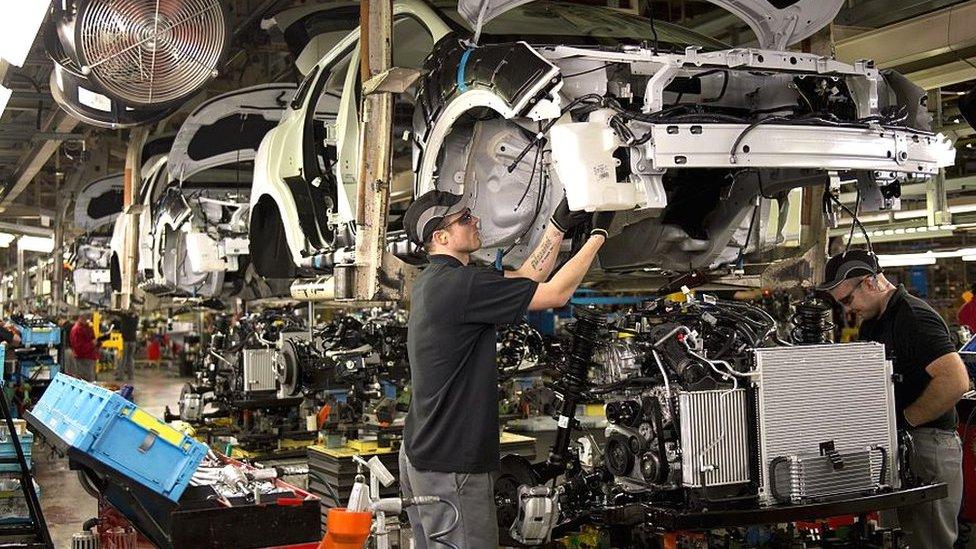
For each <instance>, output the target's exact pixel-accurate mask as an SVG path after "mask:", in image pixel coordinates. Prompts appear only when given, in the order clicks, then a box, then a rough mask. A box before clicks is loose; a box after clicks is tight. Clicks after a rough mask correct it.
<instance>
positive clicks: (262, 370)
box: [243, 349, 278, 393]
mask: <svg viewBox="0 0 976 549" xmlns="http://www.w3.org/2000/svg"><path fill="white" fill-rule="evenodd" d="M277 352H278V351H276V350H275V349H245V350H244V351H243V355H244V392H245V393H252V392H256V391H274V390H276V389H277V388H278V385H277V381H278V378H277V376H276V375H275V355H276V354H277Z"/></svg>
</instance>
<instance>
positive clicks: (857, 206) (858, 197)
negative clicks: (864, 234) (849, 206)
mask: <svg viewBox="0 0 976 549" xmlns="http://www.w3.org/2000/svg"><path fill="white" fill-rule="evenodd" d="M854 213H855V214H859V213H861V188H860V187H857V195H856V196H855V198H854ZM852 240H854V221H851V234H849V235H847V245H846V246H844V253H845V254H847V251H848V250H850V249H851V241H852Z"/></svg>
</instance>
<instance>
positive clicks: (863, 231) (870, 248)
mask: <svg viewBox="0 0 976 549" xmlns="http://www.w3.org/2000/svg"><path fill="white" fill-rule="evenodd" d="M826 193H827V195H828V196H830V199H831V200H833V201H834V202H836V203H837V205H838V206H840V208H841V209H842V210H844V211H845V212H847V215H849V216H851V220H852V221H853V222H854V223H856V224H857V227H858V228H859V229H861V233H862V234H863V235H864V242H865V243H866V244H867V248H868V252H869V253H872V254H873V253H874V247H873V246H871V238H870V237H869V236H868V231H867V229H865V228H864V225H862V224H861V220H860V219H858V218H857V216H856V215H854V212H852V211H851V209H850V208H848V207H847V206H845V205H844V204H843V203H842V202H841V201H840V199H839V198H837V197H836V196H834V193H832V192H830V191H826Z"/></svg>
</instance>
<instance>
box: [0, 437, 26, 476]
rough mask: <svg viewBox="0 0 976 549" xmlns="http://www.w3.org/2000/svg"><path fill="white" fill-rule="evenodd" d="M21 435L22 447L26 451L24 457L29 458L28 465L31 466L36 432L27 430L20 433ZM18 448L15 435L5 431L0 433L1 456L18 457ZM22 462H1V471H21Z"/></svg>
mask: <svg viewBox="0 0 976 549" xmlns="http://www.w3.org/2000/svg"><path fill="white" fill-rule="evenodd" d="M19 437H20V449H21V450H22V451H23V452H24V458H26V459H27V467H30V466H31V449H32V448H33V447H34V433H31V432H30V431H27V432H26V433H24V434H22V435H19ZM16 457H17V450H15V449H14V441H13V437H11V436H10V435H8V434H6V432H4V433H0V458H16ZM19 471H20V464H18V463H0V473H7V472H19Z"/></svg>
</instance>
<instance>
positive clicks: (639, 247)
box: [250, 0, 955, 277]
mask: <svg viewBox="0 0 976 549" xmlns="http://www.w3.org/2000/svg"><path fill="white" fill-rule="evenodd" d="M714 3H715V4H718V5H720V6H723V7H725V8H726V9H728V10H730V11H732V12H733V13H735V14H736V15H738V16H740V17H742V18H743V19H744V20H745V21H746V22H747V23H748V24H749V26H750V27H751V28H752V29H753V31H754V32H755V33H756V36H757V38H758V42H759V48H729V47H728V46H726V45H724V44H722V43H719V42H716V41H714V40H712V39H709V38H707V37H704V36H702V35H699V34H696V33H694V32H692V31H690V30H687V29H684V28H681V27H679V26H676V25H670V24H666V23H662V22H657V23H655V24H654V25H652V24H651V22H650V21H648V20H646V19H644V18H641V17H638V16H636V15H632V14H629V13H625V12H621V11H617V10H613V9H609V8H601V7H596V6H585V5H577V4H566V3H560V2H549V1H535V2H528V3H526V2H521V1H515V2H495V3H494V4H496V5H498V4H504V6H503V7H502V9H497V10H495V9H492V10H489V11H488V12H487V14H486V15H485V16H484V17H482V23H483V26H482V28H481V37H480V41H479V44H478V45H477V46H475V45H473V44H472V43H471V42H470V41H469V40H468V37H470V35H471V32H470V28H471V26H472V25H470V24H469V22H470V21H474V20H477V16H478V13H477V12H478V10H477V9H476V7H477V6H476V5H477V4H478V3H477V2H466V1H462V2H461V3H460V10H459V6H458V4H457V3H455V2H450V1H447V0H444V1H435V2H432V3H424V2H420V1H419V0H401V1H398V2H394V26H393V56H394V57H393V65H394V66H397V67H403V68H408V69H411V68H414V69H421V71H422V76H421V77H420V79H419V80H418V81H417V82H416V83H415V84H414V85H412V86H410V87H409V88H408V89H407V91H406V92H404V93H401V94H398V95H397V96H396V98H395V109H394V120H393V125H394V126H393V135H394V150H393V151H392V152H393V167H394V175H393V180H392V181H391V204H393V208H392V209H391V213H392V214H393V215H391V223H390V228H391V230H393V229H396V228H397V223H398V220H397V217H396V215H395V214H396V213H397V212H398V211H399V210H398V208H399V207H401V206H402V204H403V203H405V202H408V201H409V199H410V198H411V197H412V196H415V195H418V194H419V193H423V192H426V191H428V190H430V189H433V188H437V189H441V190H448V191H451V192H455V193H463V194H465V195H467V196H468V198H469V200H470V204H471V205H472V209H473V211H474V213H475V214H476V215H478V217H480V218H481V220H482V221H481V223H482V231H481V232H482V238H483V241H484V245H485V246H484V248H483V249H482V250H481V251H479V252H478V253H477V254H476V257H477V258H478V259H480V260H482V261H485V262H494V261H496V260H497V258H498V257H499V256H500V255H501V256H502V262H503V263H504V264H506V265H517V264H519V263H520V262H521V261H522V260H523V259H524V258H525V257H526V256H527V255H528V253H529V251H530V250H531V249H532V248H533V247H534V245H535V244H536V243H537V241H538V239H539V238H540V236H541V234H542V231H543V229H544V226H545V223H546V221H547V219H548V217H549V214H550V212H551V211H552V209H553V208H555V205H556V203H557V202H558V201H559V199H560V198H561V197H562V195H563V188H564V183H566V182H563V181H560V178H559V177H558V170H550V169H549V151H550V143H549V138H550V132H551V131H552V130H553V129H554V128H558V127H559V126H561V125H565V124H570V123H581V122H590V123H593V124H596V125H599V126H602V127H603V128H604V129H607V128H608V129H609V131H610V132H611V133H610V136H611V139H612V140H613V146H612V155H613V156H614V159H615V162H616V170H615V172H616V173H614V174H611V175H612V176H613V177H614V178H615V181H616V182H618V183H619V189H618V192H619V194H620V195H621V196H623V197H625V199H624V200H623V203H620V204H616V205H614V206H613V207H614V208H615V209H626V210H629V211H627V212H622V213H621V214H619V215H618V216H617V219H616V220H615V223H614V225H613V227H611V234H610V238H609V240H608V242H607V243H606V245H605V246H604V248H603V249H602V250H601V252H600V267H601V268H602V269H603V270H605V271H631V270H639V269H647V268H658V269H663V270H666V271H688V270H692V269H714V268H717V267H720V266H723V265H729V264H734V263H736V262H741V261H742V259H743V255H744V254H746V253H750V252H754V251H758V250H763V249H767V248H769V247H772V246H775V245H777V244H778V243H780V242H782V240H783V237H782V234H781V232H782V226H783V224H784V223H785V220H786V218H787V215H788V213H789V208H790V200H789V191H791V190H792V189H796V188H799V187H804V186H810V185H820V184H826V185H827V186H828V188H830V189H832V190H833V191H835V192H836V190H837V189H838V187H839V186H840V185H841V184H850V183H853V184H855V185H856V186H857V188H858V190H859V191H860V193H861V196H862V209H882V208H893V207H897V205H898V204H897V203H898V198H897V197H898V194H899V193H898V189H899V186H900V185H901V184H902V183H903V182H905V181H915V180H919V179H925V178H928V177H931V176H932V175H934V174H936V173H938V171H939V169H940V168H941V167H944V166H947V165H950V164H951V163H952V162H953V160H954V155H955V152H954V149H953V147H952V144H951V143H950V142H949V140H948V139H946V138H945V137H943V136H942V135H939V134H935V133H933V132H932V130H931V117H930V116H929V114H928V112H927V110H926V106H925V98H926V94H925V92H924V91H923V90H922V89H921V88H919V87H917V86H915V85H913V84H912V83H911V82H909V81H908V80H907V79H906V78H905V77H903V76H901V75H899V74H897V73H894V72H891V71H881V70H878V69H876V68H875V67H874V66H873V64H872V63H871V62H869V61H859V62H857V63H854V64H846V63H841V62H839V61H836V60H834V59H832V58H829V57H823V56H819V55H814V54H809V53H800V52H792V51H787V50H786V48H787V46H789V45H791V44H795V43H797V42H798V41H800V40H803V39H804V38H807V37H809V36H810V35H812V34H813V33H814V32H816V31H817V30H819V29H820V28H821V27H822V26H823V25H825V24H827V23H829V21H830V20H832V19H833V17H834V16H835V14H836V13H837V10H838V9H839V8H840V5H841V4H842V0H832V1H823V2H818V1H815V0H799V1H796V2H786V3H782V2H781V3H776V5H777V6H779V5H783V6H784V7H782V8H777V7H775V6H774V5H773V4H771V3H770V2H768V1H766V0H714ZM301 9H304V10H305V11H304V12H302V13H301V14H298V15H295V13H294V12H285V13H287V14H289V15H288V16H285V17H282V18H281V20H278V23H279V25H280V26H285V25H290V26H289V27H288V29H290V30H291V31H294V29H295V28H301V29H302V31H303V33H304V34H303V33H301V32H290V33H286V35H289V34H290V35H291V36H292V37H293V38H294V37H296V36H304V38H305V41H304V42H301V41H298V43H297V44H290V45H292V46H293V47H295V48H296V49H295V50H293V51H295V52H297V53H296V58H299V59H300V60H303V62H304V63H305V70H306V71H307V76H306V78H305V81H304V82H303V83H302V84H301V85H300V86H299V91H298V92H297V94H296V96H295V99H294V101H293V102H292V104H291V106H290V109H288V111H287V112H286V113H285V115H284V116H283V117H282V120H281V123H280V124H279V125H278V127H277V128H275V129H274V130H273V131H271V132H269V133H268V135H267V136H266V138H265V140H264V142H262V144H261V147H260V149H259V152H258V155H257V158H256V161H255V176H254V187H253V189H252V193H251V222H250V237H251V241H250V242H251V256H252V261H253V262H254V265H255V268H256V270H257V271H258V272H259V273H261V274H263V275H265V276H273V277H291V276H296V275H298V276H301V275H303V274H306V273H310V272H313V271H312V268H313V267H317V268H319V269H321V270H326V271H327V270H328V269H329V268H330V267H331V266H332V265H335V264H338V263H347V262H349V261H350V259H351V253H352V249H353V248H352V247H353V245H354V242H355V224H354V222H353V212H354V211H355V209H356V180H357V177H358V173H359V166H360V162H359V153H360V151H359V147H360V146H361V145H360V143H361V139H360V135H359V131H360V124H359V120H360V118H361V117H360V113H359V112H358V109H359V103H360V101H359V100H360V98H361V93H362V90H361V87H362V86H361V79H360V78H361V77H360V75H359V72H360V71H359V69H358V68H359V48H358V39H359V32H358V29H357V27H356V25H357V24H358V15H357V16H354V14H356V13H357V12H356V11H355V8H354V7H353V6H349V5H345V4H334V5H333V4H330V5H328V6H323V7H319V8H318V11H315V10H314V9H312V8H301ZM336 10H338V11H336ZM342 10H344V11H342ZM339 12H341V13H342V14H345V19H342V18H341V17H339V18H337V20H344V21H347V24H346V25H342V24H336V25H333V26H332V27H329V33H324V32H319V33H316V32H315V29H316V28H317V26H316V24H315V21H316V17H327V16H328V15H330V14H336V13H339ZM276 17H277V16H276ZM347 27H348V31H347V32H346V34H345V35H344V36H343V35H342V33H341V32H340V31H345V30H346V28H347ZM283 30H284V29H283ZM313 36H319V37H322V36H324V37H325V38H324V39H322V40H319V41H315V40H313V39H312V38H313ZM303 44H305V45H306V48H313V47H314V49H316V51H321V50H322V49H323V48H326V47H328V48H329V50H328V52H327V53H326V54H324V56H323V57H322V58H321V59H320V61H319V62H318V64H317V65H315V66H310V65H309V64H308V58H309V54H308V51H307V49H306V50H301V51H299V49H298V48H300V47H301V46H302V45H303ZM428 48H429V49H428ZM551 172H552V174H551ZM406 181H410V182H412V184H413V187H412V189H411V188H406V189H405V188H403V187H404V184H405V182H406ZM574 184H578V182H577V183H574ZM774 200H775V201H776V203H777V205H778V207H776V208H773V207H771V205H772V202H773V201H774ZM397 235H398V233H397V232H396V231H395V230H393V231H391V242H390V246H389V247H390V249H391V250H393V251H394V252H395V253H402V252H404V251H405V249H406V248H407V246H405V245H403V243H402V241H398V240H397V238H398V236H397Z"/></svg>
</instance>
